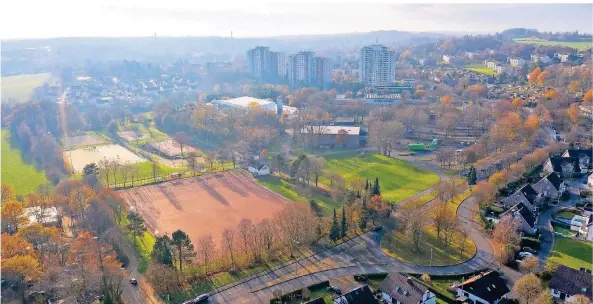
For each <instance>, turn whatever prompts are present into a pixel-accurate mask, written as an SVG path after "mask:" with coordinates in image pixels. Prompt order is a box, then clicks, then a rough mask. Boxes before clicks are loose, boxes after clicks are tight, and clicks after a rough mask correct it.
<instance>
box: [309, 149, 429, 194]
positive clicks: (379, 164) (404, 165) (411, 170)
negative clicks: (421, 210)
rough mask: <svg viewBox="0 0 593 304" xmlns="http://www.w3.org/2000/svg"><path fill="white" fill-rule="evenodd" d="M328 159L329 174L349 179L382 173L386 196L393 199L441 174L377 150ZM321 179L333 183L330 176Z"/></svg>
mask: <svg viewBox="0 0 593 304" xmlns="http://www.w3.org/2000/svg"><path fill="white" fill-rule="evenodd" d="M325 159H326V160H327V168H326V170H325V176H328V175H329V174H331V173H337V174H339V175H340V176H341V177H343V178H344V179H345V180H346V181H349V180H352V179H354V178H363V179H368V180H369V181H374V180H375V178H376V177H378V178H379V185H380V186H381V194H382V195H383V198H385V199H387V200H389V201H390V202H392V203H398V202H400V201H402V200H404V199H406V198H408V197H410V196H412V195H414V194H416V193H418V192H420V191H422V190H424V189H426V188H428V187H430V186H432V185H434V184H436V183H438V182H439V176H438V175H436V174H434V173H432V172H430V171H428V170H425V169H423V168H420V167H418V166H416V165H414V164H412V163H409V162H405V161H402V160H399V159H395V158H391V157H387V156H383V155H379V154H377V153H367V154H365V155H359V154H358V152H345V153H340V154H333V155H327V156H325ZM320 182H321V183H322V184H324V185H329V180H328V179H326V178H324V179H321V180H320Z"/></svg>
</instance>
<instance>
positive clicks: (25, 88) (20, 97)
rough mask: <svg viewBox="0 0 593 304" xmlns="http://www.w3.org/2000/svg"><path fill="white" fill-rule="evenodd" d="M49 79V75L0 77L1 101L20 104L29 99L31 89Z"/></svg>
mask: <svg viewBox="0 0 593 304" xmlns="http://www.w3.org/2000/svg"><path fill="white" fill-rule="evenodd" d="M49 77H50V74H49V73H40V74H27V75H18V76H6V77H2V90H0V91H1V92H2V101H3V102H4V101H8V100H12V101H11V103H16V102H22V101H25V100H26V99H28V98H29V95H30V94H31V93H32V92H33V89H35V88H37V87H39V86H41V85H42V84H43V83H44V82H46V81H47V80H48V79H49Z"/></svg>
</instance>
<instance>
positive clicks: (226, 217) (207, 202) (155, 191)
mask: <svg viewBox="0 0 593 304" xmlns="http://www.w3.org/2000/svg"><path fill="white" fill-rule="evenodd" d="M119 194H120V195H121V196H122V197H123V198H124V199H125V200H126V202H127V204H128V205H129V206H130V207H134V208H135V209H136V210H137V212H138V213H139V214H140V215H141V216H142V218H143V219H144V220H145V223H146V226H147V227H148V228H149V230H150V231H151V232H152V233H154V234H155V235H163V234H165V233H169V234H171V233H173V232H174V231H176V230H177V229H181V230H183V231H185V232H186V233H188V234H189V236H190V237H191V239H192V242H193V243H194V244H197V243H198V238H199V237H200V236H202V235H205V234H211V235H212V237H213V238H214V241H215V242H216V243H217V245H220V242H221V233H222V231H223V230H224V229H226V228H234V227H236V226H237V224H238V223H239V221H241V219H243V218H248V219H251V220H252V221H254V222H259V221H260V220H262V219H264V218H270V217H271V216H272V215H273V214H274V212H276V211H279V210H281V209H282V208H283V207H284V206H286V205H287V204H290V203H291V202H289V201H287V200H286V199H284V198H282V197H281V196H279V195H276V194H274V193H272V192H270V191H268V190H267V189H265V188H264V187H261V186H260V185H258V184H257V183H255V182H254V181H252V180H250V179H249V178H247V177H245V176H243V175H241V174H239V173H236V172H225V173H217V174H209V175H205V176H203V177H194V178H185V179H179V180H175V181H169V182H165V183H159V184H152V185H146V186H141V187H134V188H129V189H126V190H120V191H119Z"/></svg>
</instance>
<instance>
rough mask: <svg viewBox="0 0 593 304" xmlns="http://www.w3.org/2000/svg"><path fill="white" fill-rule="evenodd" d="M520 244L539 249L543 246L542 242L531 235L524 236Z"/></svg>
mask: <svg viewBox="0 0 593 304" xmlns="http://www.w3.org/2000/svg"><path fill="white" fill-rule="evenodd" d="M520 245H521V247H531V248H533V249H539V248H540V247H541V243H540V241H539V240H538V239H535V238H530V237H522V238H521V243H520Z"/></svg>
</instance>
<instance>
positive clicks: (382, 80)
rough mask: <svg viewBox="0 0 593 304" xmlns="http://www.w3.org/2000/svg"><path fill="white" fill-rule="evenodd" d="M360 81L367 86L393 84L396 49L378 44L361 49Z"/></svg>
mask: <svg viewBox="0 0 593 304" xmlns="http://www.w3.org/2000/svg"><path fill="white" fill-rule="evenodd" d="M359 70H360V71H359V79H360V83H362V84H364V85H366V86H381V85H389V84H392V83H393V81H394V80H395V51H393V50H392V49H390V48H388V47H386V46H383V45H378V44H373V45H370V46H365V47H363V48H362V49H360V63H359Z"/></svg>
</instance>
